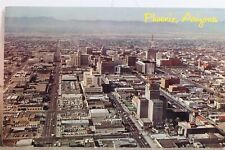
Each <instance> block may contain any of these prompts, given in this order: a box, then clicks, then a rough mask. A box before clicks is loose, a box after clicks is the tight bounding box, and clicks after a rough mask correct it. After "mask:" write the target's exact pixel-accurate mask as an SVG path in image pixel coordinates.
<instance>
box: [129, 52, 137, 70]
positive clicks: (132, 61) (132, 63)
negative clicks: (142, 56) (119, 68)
mask: <svg viewBox="0 0 225 150" xmlns="http://www.w3.org/2000/svg"><path fill="white" fill-rule="evenodd" d="M136 61H137V56H128V55H126V64H127V65H128V66H130V67H135V64H136Z"/></svg>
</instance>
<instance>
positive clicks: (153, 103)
mask: <svg viewBox="0 0 225 150" xmlns="http://www.w3.org/2000/svg"><path fill="white" fill-rule="evenodd" d="M145 98H146V99H147V100H148V118H149V120H150V121H151V122H152V124H153V126H156V125H159V124H162V123H163V112H164V104H163V101H162V100H160V90H159V84H157V83H154V82H153V83H150V84H146V87H145Z"/></svg>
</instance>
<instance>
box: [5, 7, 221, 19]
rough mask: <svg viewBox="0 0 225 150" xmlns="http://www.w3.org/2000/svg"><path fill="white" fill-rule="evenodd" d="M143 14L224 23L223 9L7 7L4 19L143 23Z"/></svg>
mask: <svg viewBox="0 0 225 150" xmlns="http://www.w3.org/2000/svg"><path fill="white" fill-rule="evenodd" d="M145 12H153V13H155V14H156V15H158V16H168V17H178V18H180V17H182V16H183V15H184V14H185V12H190V13H191V14H192V15H194V16H196V17H213V16H215V17H217V18H218V19H219V21H225V9H213V8H212V9H205V8H202V9H194V8H192V9H184V8H182V9H181V8H116V7H111V8H110V7H108V8H106V7H105V8H104V7H102V8H97V7H89V8H87V7H7V8H6V17H53V18H55V19H60V20H71V19H74V20H116V21H121V20H124V21H143V14H144V13H145Z"/></svg>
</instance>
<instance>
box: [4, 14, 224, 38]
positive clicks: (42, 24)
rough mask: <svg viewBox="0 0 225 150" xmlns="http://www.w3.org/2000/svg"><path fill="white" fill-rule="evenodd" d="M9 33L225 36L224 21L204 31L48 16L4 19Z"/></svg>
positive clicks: (183, 25)
mask: <svg viewBox="0 0 225 150" xmlns="http://www.w3.org/2000/svg"><path fill="white" fill-rule="evenodd" d="M5 31H6V32H7V33H32V32H35V33H37V32H40V33H49V34H51V33H56V34H57V33H59V34H61V33H65V34H95V33H96V34H190V35H193V34H196V35H209V36H223V35H225V22H219V23H216V24H206V25H205V27H204V28H199V27H197V24H194V23H178V24H170V23H144V22H138V21H137V22H135V21H131V22H127V21H99V20H96V21H82V20H66V21H65V20H57V19H54V18H48V17H34V18H29V17H21V18H13V17H8V18H6V19H5Z"/></svg>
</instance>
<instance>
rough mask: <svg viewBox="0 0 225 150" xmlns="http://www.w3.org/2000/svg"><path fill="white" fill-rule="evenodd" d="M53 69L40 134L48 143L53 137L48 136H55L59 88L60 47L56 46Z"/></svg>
mask: <svg viewBox="0 0 225 150" xmlns="http://www.w3.org/2000/svg"><path fill="white" fill-rule="evenodd" d="M55 58H56V62H55V69H54V71H53V75H54V76H53V83H52V86H51V90H50V93H49V97H50V102H49V110H50V111H47V115H46V122H45V126H44V130H43V133H42V136H43V137H45V138H46V140H48V142H49V143H53V142H54V141H55V138H54V137H53V138H49V137H52V136H55V134H56V125H57V101H58V89H59V77H60V49H59V47H58V49H57V51H56V53H55Z"/></svg>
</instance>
